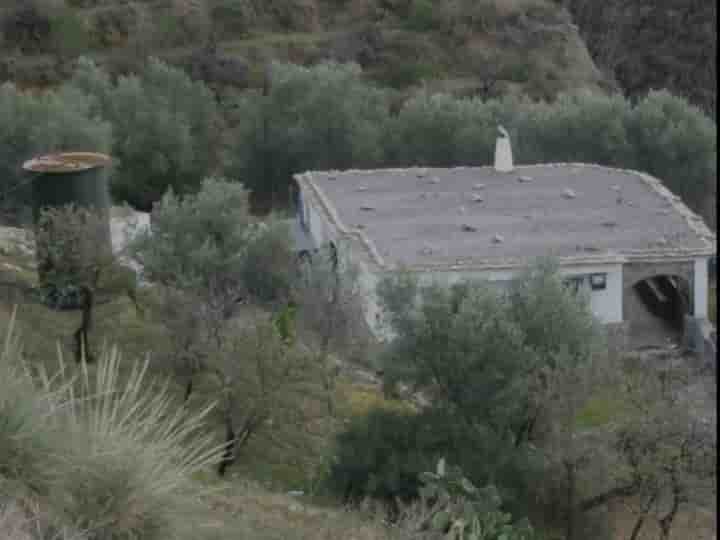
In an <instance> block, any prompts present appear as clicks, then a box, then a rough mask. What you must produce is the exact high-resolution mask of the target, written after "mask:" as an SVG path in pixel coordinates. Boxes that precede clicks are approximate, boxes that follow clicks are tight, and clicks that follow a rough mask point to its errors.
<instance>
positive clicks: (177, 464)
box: [0, 0, 717, 540]
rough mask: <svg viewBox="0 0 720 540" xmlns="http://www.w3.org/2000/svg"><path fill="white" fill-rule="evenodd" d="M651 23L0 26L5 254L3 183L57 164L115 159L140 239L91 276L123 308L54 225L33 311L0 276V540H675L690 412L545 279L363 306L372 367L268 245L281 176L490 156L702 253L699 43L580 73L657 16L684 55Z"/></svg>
mask: <svg viewBox="0 0 720 540" xmlns="http://www.w3.org/2000/svg"><path fill="white" fill-rule="evenodd" d="M666 3H667V2H661V3H658V6H660V7H659V9H660V11H657V9H656V10H655V11H653V9H650V10H649V11H648V10H646V9H645V8H647V7H648V6H646V5H645V4H644V3H643V2H639V3H638V6H639V7H638V6H635V5H633V6H631V7H628V13H624V12H621V11H619V10H618V6H619V4H617V2H605V3H603V4H602V6H601V5H600V4H598V5H597V6H596V5H595V4H593V6H590V5H589V4H588V2H585V1H584V0H569V1H565V2H563V5H564V6H565V8H567V9H561V8H559V7H558V5H556V4H557V3H553V2H551V1H550V0H512V1H509V0H508V1H506V0H447V1H444V2H431V1H429V0H267V1H262V2H261V1H257V0H130V1H126V2H122V3H119V2H114V1H111V0H17V1H16V2H11V3H5V4H3V6H0V81H8V83H6V84H0V204H1V205H2V208H1V210H2V212H3V221H5V222H7V221H11V222H13V223H15V224H27V223H28V221H29V216H28V211H27V206H28V202H29V195H30V185H31V184H30V182H31V181H32V178H31V177H29V176H27V175H26V174H25V173H24V172H23V171H22V170H21V164H22V163H23V161H25V160H26V159H28V158H30V157H33V156H35V155H37V154H41V153H45V152H53V151H63V150H86V151H87V150H94V151H100V152H107V153H109V154H111V155H112V156H113V158H114V166H113V168H112V170H111V171H110V175H111V176H110V180H111V188H112V194H113V197H114V199H115V202H116V203H126V202H127V203H130V204H132V205H133V206H135V207H136V208H139V209H142V210H146V211H150V210H152V214H151V220H150V223H151V226H150V228H149V229H146V230H143V231H138V232H137V234H136V235H135V240H134V241H133V242H132V243H131V245H130V246H129V247H128V248H127V249H126V250H123V252H122V253H120V254H119V255H121V256H122V257H123V259H124V260H125V262H128V260H129V261H131V262H133V263H134V264H136V266H137V267H138V268H139V273H138V275H137V276H136V274H135V273H134V271H132V270H130V269H129V268H126V267H121V266H119V265H117V264H115V263H116V261H114V260H108V259H106V257H105V255H106V254H105V253H102V252H101V251H100V250H97V249H95V247H96V246H95V244H94V243H93V240H92V238H91V237H90V236H89V235H88V236H86V235H83V234H81V233H82V232H83V229H84V227H85V226H87V225H89V224H91V222H88V220H87V216H85V215H83V214H82V213H80V212H78V211H77V209H74V208H67V209H59V210H56V211H53V212H47V213H45V214H44V220H45V224H46V225H52V226H51V227H47V228H44V229H43V230H39V231H38V234H37V240H38V241H39V242H38V243H39V245H40V248H41V254H43V253H44V255H45V256H46V258H50V259H51V260H52V263H53V269H52V271H51V272H49V273H47V275H46V282H47V281H50V284H51V285H52V286H53V287H54V289H53V290H52V291H50V292H52V294H49V293H48V290H39V289H38V281H37V278H36V273H37V270H38V268H37V265H36V263H35V259H34V256H33V255H34V253H33V252H32V248H31V249H30V250H28V249H24V250H21V249H20V248H19V247H18V246H6V245H4V244H5V243H6V242H4V243H3V245H2V246H0V247H2V249H0V285H2V292H3V293H5V296H4V297H3V298H2V302H1V303H0V323H2V324H0V327H2V328H8V333H7V339H6V341H5V347H4V349H3V351H2V353H1V354H0V536H2V537H3V538H5V537H7V538H10V539H11V540H41V539H47V538H53V539H55V540H70V539H72V540H114V539H117V540H132V539H137V538H147V539H150V540H152V539H155V538H157V539H161V538H162V539H165V538H178V539H182V538H185V537H187V538H194V539H195V538H196V539H198V540H205V539H207V540H226V539H228V538H238V537H240V538H256V539H258V540H271V539H273V540H274V539H282V540H295V539H298V540H300V539H303V540H309V539H313V540H318V539H327V540H330V539H337V538H357V539H358V540H410V539H412V540H441V539H442V540H460V539H463V538H465V539H467V538H475V539H476V540H480V539H481V540H530V539H531V538H532V539H533V540H535V539H539V538H542V539H543V540H546V539H547V540H556V539H561V538H562V539H564V540H577V539H578V538H586V539H587V540H596V539H597V540H609V538H611V535H612V534H613V531H612V528H613V527H612V524H613V521H614V513H613V512H612V510H613V505H615V504H622V505H623V506H624V507H625V508H626V510H625V511H624V512H625V514H624V515H626V516H628V518H627V521H628V522H629V525H628V526H627V527H626V534H625V537H627V538H628V539H629V540H640V538H643V536H642V535H643V534H645V535H646V536H647V535H648V534H649V535H653V534H654V535H655V536H654V537H656V538H661V539H662V540H670V538H673V536H672V535H673V534H675V537H674V538H689V537H697V536H698V535H699V534H700V533H698V529H697V528H696V529H687V530H684V529H682V527H683V525H684V520H685V519H686V518H687V516H694V515H698V514H699V513H700V511H701V510H702V509H703V508H704V507H705V506H707V503H708V502H712V501H714V499H715V497H716V486H715V482H714V478H715V472H716V464H715V458H716V453H717V450H716V446H717V444H716V430H714V429H713V427H714V423H713V422H712V421H711V420H712V419H710V420H708V418H707V414H708V413H707V410H708V407H707V403H705V402H703V401H702V400H703V399H704V398H705V397H706V393H705V392H704V390H703V391H700V390H698V388H699V387H701V386H702V379H701V378H699V377H698V376H697V373H695V372H694V371H693V369H691V368H690V367H689V366H687V365H683V366H680V367H679V366H677V365H653V366H646V365H642V364H641V363H639V361H638V360H637V359H633V358H629V357H624V356H623V357H616V356H614V355H613V354H611V353H610V352H609V351H607V350H606V349H605V347H603V343H602V341H603V340H602V335H601V333H600V332H599V329H598V326H597V324H596V321H595V320H594V319H593V317H592V315H591V314H590V312H589V310H588V306H587V303H586V302H585V300H584V299H583V298H582V297H577V296H575V295H574V294H572V293H571V292H570V291H569V290H568V289H565V288H564V287H563V285H562V282H561V281H560V279H559V277H558V275H557V272H556V269H555V268H554V266H553V264H552V261H543V262H541V263H540V264H538V265H535V266H533V267H531V268H529V269H528V270H527V272H526V273H524V274H523V275H521V276H519V277H518V279H516V280H515V282H514V283H513V284H512V286H511V287H510V288H509V289H508V290H507V291H505V292H502V293H501V292H499V291H497V290H492V289H490V288H488V287H487V286H486V285H484V284H480V283H474V282H473V283H460V284H458V285H457V286H455V287H453V288H451V289H449V290H448V289H442V288H439V287H420V286H419V285H418V284H417V283H416V282H414V281H413V280H412V279H409V278H408V276H404V275H401V276H399V277H398V279H396V280H394V281H393V280H390V281H388V282H385V283H384V284H383V285H382V287H381V290H380V291H379V292H380V293H381V296H382V297H383V298H384V300H385V314H386V315H387V316H388V322H389V324H391V325H392V326H393V328H394V331H395V333H396V335H397V340H396V341H394V342H393V343H391V344H389V345H386V346H379V345H378V346H377V347H375V348H365V347H363V343H362V340H360V339H358V336H357V335H355V334H354V332H353V330H354V328H353V321H354V318H355V317H356V316H357V309H358V305H359V303H361V301H362V299H361V298H358V296H357V290H356V288H355V286H354V285H355V278H356V276H355V269H354V268H352V267H351V266H348V265H347V264H345V260H344V258H343V257H342V254H343V252H342V248H343V246H339V247H338V251H336V252H335V253H334V254H333V253H331V252H328V253H325V252H322V253H320V254H319V255H318V256H317V257H314V258H313V262H312V264H311V265H300V264H298V261H296V260H295V255H294V253H293V250H292V246H291V243H290V237H289V231H288V229H287V228H286V227H285V226H284V225H283V224H282V223H281V222H280V220H279V217H280V215H281V214H282V213H283V212H285V211H286V210H287V209H288V208H291V207H292V197H291V195H292V191H291V185H292V183H291V178H292V175H293V174H294V173H297V172H301V171H304V170H311V169H346V168H363V167H386V166H387V167H389V166H392V167H407V166H413V165H422V166H454V165H487V164H489V163H490V162H491V159H492V153H493V152H492V151H493V147H494V144H495V137H496V129H497V126H498V125H499V124H502V125H503V126H505V127H506V128H507V129H508V131H509V132H510V134H511V138H512V142H513V150H514V154H515V157H516V161H518V162H520V163H533V162H551V161H561V162H577V161H583V162H594V163H600V164H605V165H609V166H616V167H623V168H632V169H639V170H642V171H646V172H649V173H651V174H654V175H656V176H658V177H659V178H660V179H661V180H662V181H663V182H664V183H665V184H666V185H667V186H668V187H669V188H670V189H671V190H672V191H674V192H675V193H677V194H678V195H679V196H681V197H682V198H683V200H684V201H685V202H686V203H687V204H688V205H689V206H690V207H691V208H692V209H694V210H696V211H698V212H699V213H701V214H702V215H703V217H704V218H705V219H706V220H707V221H708V222H709V224H710V225H712V226H713V227H714V226H715V223H716V209H715V206H714V204H712V200H713V197H711V196H710V195H714V194H715V193H716V191H717V189H716V184H717V165H716V155H717V133H716V124H715V122H714V121H713V120H712V119H710V118H709V117H708V116H706V115H705V114H703V112H702V111H701V109H699V108H697V107H695V106H693V105H690V104H689V103H688V101H686V99H685V97H688V98H689V99H690V100H691V101H692V102H693V103H696V104H698V105H700V106H702V107H703V109H704V110H705V111H707V110H711V109H712V108H713V107H714V94H715V87H714V86H712V85H711V84H710V83H709V82H708V80H707V77H706V75H712V74H713V73H711V72H710V71H709V70H705V71H703V70H699V69H694V68H693V69H686V68H687V67H688V66H690V65H692V66H698V65H703V62H704V60H702V55H699V54H698V52H697V44H696V43H695V42H694V41H693V40H691V39H689V38H690V37H692V36H691V35H690V33H688V32H686V27H682V25H680V27H679V30H678V27H675V26H672V25H671V26H672V28H671V29H673V32H671V34H672V36H671V37H672V38H673V40H675V41H674V42H675V43H678V44H679V45H680V44H681V45H682V47H681V46H678V47H674V46H673V50H668V49H667V48H666V47H660V48H658V49H657V51H658V54H657V55H655V54H654V53H653V52H652V51H651V53H648V54H645V52H647V50H648V47H646V46H639V47H634V46H633V47H631V48H630V50H629V52H627V51H626V52H627V54H620V53H621V52H622V51H619V50H618V49H617V48H609V47H608V45H609V44H610V42H611V41H612V42H613V43H617V44H624V43H632V44H636V43H639V44H641V45H642V44H643V43H645V41H646V40H650V39H654V38H653V37H652V35H650V34H652V32H653V31H654V30H656V29H657V28H666V27H667V24H665V23H666V22H667V21H669V20H673V17H675V15H677V14H678V13H685V14H686V15H688V16H689V19H688V20H690V21H691V26H692V27H693V28H694V27H698V26H702V29H703V31H705V32H706V34H707V28H710V27H711V26H712V24H713V23H712V22H708V24H709V26H708V25H700V24H699V23H698V24H695V23H692V21H693V20H695V19H694V18H695V17H697V18H703V17H704V14H705V13H706V12H707V13H709V12H708V11H707V10H708V9H710V8H701V7H699V5H698V6H695V5H694V4H693V5H692V6H688V7H687V9H685V8H682V9H681V8H675V7H672V9H671V8H670V7H668V6H665V4H666ZM649 7H650V8H652V7H653V6H649ZM666 8H667V9H666ZM703 10H704V11H703ZM570 13H572V14H573V15H574V16H575V17H576V20H577V21H578V22H579V23H580V26H581V31H582V32H583V35H585V36H586V38H587V39H588V42H589V44H590V50H591V51H592V53H593V55H594V58H595V59H596V61H597V62H598V63H599V64H600V65H601V66H603V68H605V69H607V70H608V73H609V74H612V76H608V77H607V78H606V77H604V76H603V75H601V74H600V73H599V71H598V70H597V69H596V68H595V65H594V64H593V61H592V60H591V59H590V56H589V55H588V52H587V50H586V49H585V46H584V44H583V42H582V40H581V38H580V37H579V35H578V32H577V30H576V29H575V28H574V26H573V24H572V19H571V16H570ZM673 14H675V15H673ZM646 16H647V17H646ZM643 17H646V18H644V19H643ZM626 19H629V20H631V21H632V22H631V23H630V22H628V20H626ZM666 19H667V20H666ZM640 21H645V22H649V23H652V24H651V25H650V26H651V28H650V29H649V31H650V34H647V33H645V27H643V32H639V31H636V30H637V25H638V24H640ZM658 21H659V22H658ZM663 21H664V22H663ZM619 23H623V24H619ZM624 23H628V24H624ZM655 23H657V24H655ZM660 23H662V24H660ZM706 26H707V28H706ZM610 30H612V32H610ZM616 38H617V39H616ZM710 38H711V41H708V43H710V42H711V43H712V44H713V45H712V47H714V46H715V45H714V43H715V36H714V35H713V36H711V37H710ZM693 39H694V38H693ZM644 40H645V41H644ZM701 40H702V39H701ZM671 41H672V40H671ZM712 47H711V48H712ZM643 51H644V52H643ZM675 53H677V55H676V56H677V57H682V59H681V60H680V63H681V64H682V66H679V67H678V69H677V70H675V68H674V67H673V68H672V70H670V69H669V68H668V69H666V66H670V65H673V66H674V65H675V63H676V62H675V60H673V58H675V57H676V56H674V55H675ZM641 56H642V57H643V58H644V57H649V58H651V63H652V64H653V66H652V67H651V68H648V69H645V66H646V63H645V61H644V60H643V59H642V58H641ZM653 58H654V59H653ZM658 59H659V60H660V62H659V64H658V63H657V62H655V60H658ZM181 68H182V69H181ZM670 71H672V73H677V74H680V75H679V76H678V77H677V78H676V79H675V80H670V79H669V77H668V73H670ZM613 78H614V79H616V80H617V82H619V83H620V85H621V86H623V87H624V88H625V89H626V90H627V91H628V94H629V96H628V97H627V98H626V97H623V96H621V95H619V94H615V93H613V84H612V83H613V81H612V80H611V79H613ZM606 79H607V80H606ZM713 84H714V83H713ZM656 86H661V87H669V88H671V89H672V91H673V92H675V93H677V94H680V95H682V96H685V97H677V96H675V95H673V94H672V93H670V92H668V91H667V90H662V89H661V90H659V91H653V92H650V93H647V95H646V90H648V89H653V88H655V87H656ZM691 87H696V88H693V91H690V88H691ZM22 233H23V231H15V233H14V234H15V235H19V234H22ZM5 236H9V235H3V238H2V239H3V240H4V239H5ZM43 246H45V250H46V251H45V252H42V249H43ZM16 248H17V249H16ZM338 255H340V256H339V257H338ZM138 278H140V279H138ZM46 284H47V283H46ZM53 287H51V288H53ZM78 291H80V293H79V292H78ZM78 295H79V296H78ZM16 303H20V304H21V306H20V310H19V314H18V315H17V317H15V315H11V313H12V305H13V304H16ZM59 303H64V304H65V307H71V308H72V307H74V308H76V309H74V310H67V311H59V310H57V309H56V308H58V307H59V305H58V304H59ZM77 308H82V309H77ZM78 311H81V312H82V313H78ZM712 312H713V313H714V309H713V310H712ZM16 328H17V329H18V330H19V332H20V335H21V336H22V338H23V341H24V345H23V347H21V346H20V340H19V339H18V332H17V331H16ZM113 345H117V346H119V347H120V348H121V349H122V350H123V351H124V352H125V355H126V356H125V357H124V358H125V359H121V356H120V354H119V352H117V350H116V349H113V348H112V346H113ZM72 356H75V358H74V361H71V362H67V361H65V359H66V358H71V357H72ZM138 358H142V359H143V360H142V361H136V359H138ZM357 360H362V361H363V364H364V365H365V366H368V365H370V366H373V367H381V368H382V371H381V373H382V381H378V380H377V378H376V377H375V376H374V375H372V374H370V373H367V372H366V371H364V370H363V369H362V368H361V367H359V365H357V364H358V363H357V362H355V361H357ZM361 380H362V382H360V381H361ZM383 391H384V392H383ZM710 397H711V399H714V395H713V394H712V393H711V395H710ZM446 460H447V462H446ZM436 464H437V465H436ZM456 466H459V467H460V468H456ZM432 470H434V471H435V472H434V473H431V472H429V471H432ZM247 479H253V480H255V481H261V482H263V484H264V487H260V486H258V485H256V484H255V483H251V482H248V481H247ZM208 488H212V489H208ZM278 489H281V490H289V489H290V490H293V492H294V493H292V494H291V495H280V494H278V493H276V492H275V493H273V492H272V491H273V490H274V491H277V490H278ZM298 490H299V491H298ZM344 505H348V506H349V508H342V509H341V506H344ZM712 506H713V508H714V505H712ZM348 510H350V511H348ZM521 517H527V518H528V520H529V522H530V523H532V526H533V527H531V526H530V523H528V522H527V521H526V520H524V519H519V518H521Z"/></svg>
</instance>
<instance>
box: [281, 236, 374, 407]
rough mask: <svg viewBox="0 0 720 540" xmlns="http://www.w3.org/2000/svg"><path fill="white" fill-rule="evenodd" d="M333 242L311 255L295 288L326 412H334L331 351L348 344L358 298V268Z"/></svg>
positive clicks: (335, 375) (335, 370)
mask: <svg viewBox="0 0 720 540" xmlns="http://www.w3.org/2000/svg"><path fill="white" fill-rule="evenodd" d="M338 249H340V250H342V249H343V246H342V245H341V246H340V248H338V247H335V246H334V245H333V246H332V247H330V248H327V249H324V250H321V251H320V252H319V253H318V254H316V255H315V256H313V258H312V262H311V263H310V264H308V265H306V267H305V268H304V272H303V274H302V276H301V278H300V279H298V280H297V282H296V285H295V287H294V301H295V303H296V304H297V312H296V318H297V320H298V325H299V326H300V328H302V329H304V330H305V336H304V338H305V339H304V343H305V344H306V346H308V347H309V348H310V350H311V357H312V358H313V359H314V360H315V363H316V365H317V367H318V368H319V370H320V373H321V378H322V385H323V389H324V391H325V396H326V403H327V409H328V414H329V415H331V416H334V415H335V412H336V411H335V398H334V396H335V386H336V382H337V378H338V375H339V372H340V367H339V365H338V364H337V361H336V359H335V355H334V354H333V353H337V352H339V351H340V350H341V349H342V348H343V347H346V346H347V345H348V343H349V339H350V336H351V330H352V321H353V319H352V315H353V312H355V310H357V307H358V306H359V302H360V301H361V298H360V292H359V289H358V283H357V269H356V268H355V267H354V266H353V265H352V264H350V263H349V261H348V260H347V257H346V256H345V254H344V253H339V252H338Z"/></svg>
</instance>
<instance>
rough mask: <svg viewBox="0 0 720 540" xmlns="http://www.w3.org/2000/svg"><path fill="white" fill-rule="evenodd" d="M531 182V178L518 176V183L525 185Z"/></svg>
mask: <svg viewBox="0 0 720 540" xmlns="http://www.w3.org/2000/svg"><path fill="white" fill-rule="evenodd" d="M532 180H533V179H532V176H518V182H521V183H524V184H526V183H528V182H532Z"/></svg>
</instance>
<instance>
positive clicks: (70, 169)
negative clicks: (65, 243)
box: [23, 152, 112, 285]
mask: <svg viewBox="0 0 720 540" xmlns="http://www.w3.org/2000/svg"><path fill="white" fill-rule="evenodd" d="M110 163H111V159H110V157H109V156H106V155H104V154H97V153H93V152H65V153H58V154H49V155H44V156H40V157H36V158H33V159H31V160H29V161H26V162H25V163H24V164H23V169H24V170H25V171H27V172H29V173H30V174H32V175H34V178H33V182H32V187H33V189H32V194H33V222H34V224H35V226H37V224H38V220H39V219H40V213H41V211H42V210H43V209H44V208H59V207H63V206H66V205H68V204H75V205H76V206H78V207H81V208H87V209H89V210H93V211H94V212H97V213H99V215H100V216H102V220H101V227H102V230H101V231H95V234H96V235H97V236H95V238H99V242H98V245H97V249H98V250H107V252H108V253H112V238H111V235H110V192H109V188H108V166H109V165H110ZM35 251H36V253H37V256H38V277H39V281H40V284H41V285H42V284H43V278H44V277H45V276H44V274H45V272H44V269H45V268H47V261H44V260H40V259H41V257H42V253H43V252H44V251H45V250H43V249H42V246H37V249H36V250H35Z"/></svg>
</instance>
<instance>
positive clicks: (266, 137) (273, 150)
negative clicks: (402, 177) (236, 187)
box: [230, 63, 387, 202]
mask: <svg viewBox="0 0 720 540" xmlns="http://www.w3.org/2000/svg"><path fill="white" fill-rule="evenodd" d="M238 106H239V115H240V118H243V122H242V124H241V126H240V128H239V129H238V131H237V133H236V134H235V140H234V143H233V145H232V146H233V147H232V153H233V155H234V162H233V164H232V166H231V169H230V170H231V175H232V176H233V177H235V178H241V179H242V180H243V182H244V183H245V184H246V185H247V187H248V188H249V189H251V190H252V191H253V194H254V195H255V196H256V197H258V198H260V199H261V200H265V201H275V202H283V201H287V200H288V194H289V193H288V187H289V185H290V182H291V180H292V174H293V173H297V172H302V171H306V170H324V169H346V168H350V167H369V166H372V165H374V164H377V163H378V162H379V161H380V159H381V157H382V146H381V133H382V126H383V124H384V122H385V120H386V117H387V109H386V102H385V99H384V94H383V93H382V92H380V91H378V90H376V89H374V88H372V87H370V86H368V85H367V84H366V83H364V82H362V81H361V79H360V69H359V68H358V67H357V66H354V65H341V64H336V63H327V64H321V65H318V66H315V67H312V68H304V67H299V66H293V65H281V64H275V65H274V66H273V69H272V81H271V86H270V89H269V95H268V96H261V95H259V94H250V95H247V96H244V97H243V98H242V99H241V100H240V101H239V102H238Z"/></svg>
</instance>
